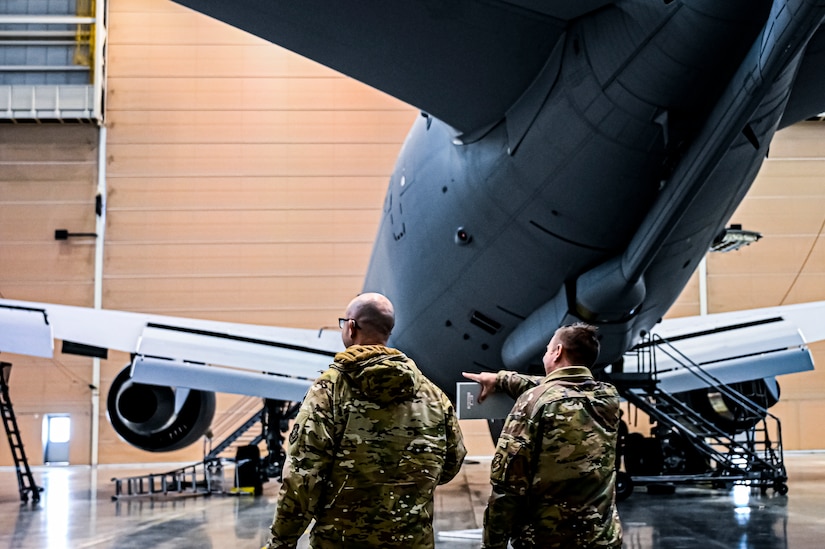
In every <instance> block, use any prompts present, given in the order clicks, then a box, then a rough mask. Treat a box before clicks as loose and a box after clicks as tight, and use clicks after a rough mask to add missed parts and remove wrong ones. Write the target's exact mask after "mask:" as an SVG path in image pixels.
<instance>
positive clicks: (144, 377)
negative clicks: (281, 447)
mask: <svg viewBox="0 0 825 549" xmlns="http://www.w3.org/2000/svg"><path fill="white" fill-rule="evenodd" d="M55 339H59V340H62V341H63V352H68V353H73V354H82V355H87V356H98V357H101V358H105V357H106V353H107V351H108V350H109V349H112V350H117V351H123V352H127V353H130V354H131V355H132V356H133V360H132V372H131V377H132V379H133V380H134V381H137V382H142V383H147V384H153V385H164V386H170V387H186V388H190V389H200V390H204V391H213V392H224V393H238V394H245V395H252V396H261V397H266V398H272V399H279V400H290V401H300V400H302V399H303V397H304V394H305V393H306V390H307V388H308V387H309V386H310V385H311V383H312V380H313V379H315V377H317V375H318V374H319V373H320V372H321V371H323V370H324V369H325V368H326V367H327V366H328V365H329V364H330V363H331V362H332V357H333V356H334V354H335V353H336V352H338V351H339V350H341V349H343V343H342V342H341V337H340V334H339V333H338V331H337V330H332V331H327V330H321V331H318V330H303V329H295V328H274V327H266V326H255V325H251V324H237V323H230V322H218V321H208V320H195V319H187V318H177V317H169V316H161V315H150V314H141V313H130V312H123V311H111V310H104V309H91V308H85V307H73V306H67V305H54V304H49V303H34V302H26V301H13V300H5V299H4V300H0V352H8V353H16V354H23V355H30V356H38V357H45V358H51V357H52V356H53V353H54V340H55Z"/></svg>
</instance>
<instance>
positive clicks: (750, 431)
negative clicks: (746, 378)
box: [611, 335, 788, 494]
mask: <svg viewBox="0 0 825 549" xmlns="http://www.w3.org/2000/svg"><path fill="white" fill-rule="evenodd" d="M636 352H637V353H641V354H640V355H639V356H638V357H637V363H638V364H640V365H644V366H640V368H639V370H640V372H639V373H635V374H619V375H616V376H611V379H613V377H615V378H616V379H615V380H614V383H615V385H616V387H617V389H618V390H619V392H620V394H621V395H622V396H623V397H624V398H625V399H626V400H627V401H628V402H630V403H631V404H633V405H634V406H636V407H637V408H638V409H639V410H641V411H643V412H644V413H646V414H647V415H648V416H649V417H650V419H651V423H653V422H655V423H656V427H655V432H656V433H658V435H657V436H659V435H661V434H663V433H668V432H676V433H678V435H680V436H681V438H682V439H683V440H685V441H687V442H688V443H689V444H690V445H691V446H692V447H693V448H694V449H695V450H696V452H698V453H699V454H700V455H702V456H704V458H706V459H707V460H708V465H709V466H708V468H707V471H704V472H701V473H696V474H662V475H656V476H634V477H632V480H633V482H634V483H635V484H655V483H671V484H677V483H695V482H710V483H711V484H712V485H714V486H719V487H721V486H727V485H729V484H746V485H749V486H753V487H759V488H761V489H762V491H763V492H764V491H765V490H766V489H767V488H769V487H770V488H773V489H774V490H775V491H777V492H778V493H780V494H785V493H787V484H786V482H787V478H788V477H787V472H786V470H785V466H784V462H783V452H782V428H781V423H780V421H779V418H777V417H776V416H774V415H773V414H771V413H770V412H768V410H767V409H765V408H763V407H762V406H760V405H759V404H757V403H755V402H753V400H751V399H749V398H748V397H746V396H745V395H743V394H742V393H740V392H738V391H736V390H734V389H733V388H732V387H730V386H728V385H726V384H724V383H722V382H721V381H720V380H719V379H717V378H715V377H714V376H712V375H711V374H709V373H708V372H707V371H706V370H704V369H703V368H701V367H700V366H699V365H697V364H696V363H695V362H693V361H692V360H690V359H689V358H688V357H687V356H685V355H684V354H682V353H681V352H680V351H678V350H677V349H676V348H675V347H674V346H673V345H672V344H671V343H670V342H668V341H667V340H665V339H662V338H660V337H658V336H656V335H652V336H650V339H649V341H647V342H646V344H644V345H640V346H637V351H636ZM657 352H663V353H665V354H666V355H667V356H668V357H670V358H671V359H672V360H674V361H675V362H676V363H678V364H679V365H680V366H681V367H682V368H685V370H687V371H689V372H690V373H691V374H693V375H694V376H696V377H698V378H699V379H701V380H702V382H703V383H704V384H705V385H707V386H708V387H710V388H712V390H713V391H716V392H718V393H719V395H723V396H724V397H725V398H726V399H727V400H728V401H729V402H733V403H735V405H736V406H737V408H738V409H739V410H740V411H742V412H744V414H746V415H747V416H748V417H751V418H762V419H758V420H757V419H754V420H753V425H752V426H751V427H750V428H746V429H744V430H742V431H741V432H737V433H729V432H726V430H724V429H721V428H720V427H719V426H717V425H716V424H715V423H713V422H712V421H709V420H708V419H706V418H705V417H704V416H702V415H701V414H699V413H698V412H697V411H695V410H694V409H692V408H691V407H690V406H688V405H687V404H686V403H685V402H684V401H683V400H681V399H679V398H677V397H676V396H675V395H673V394H671V393H668V392H666V391H664V390H662V388H661V387H660V386H659V383H658V380H657V372H656V353H657ZM772 437H773V438H772Z"/></svg>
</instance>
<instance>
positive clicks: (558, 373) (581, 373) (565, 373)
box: [543, 366, 593, 383]
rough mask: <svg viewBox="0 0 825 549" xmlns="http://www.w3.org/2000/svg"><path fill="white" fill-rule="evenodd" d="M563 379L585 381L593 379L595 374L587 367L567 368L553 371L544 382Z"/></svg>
mask: <svg viewBox="0 0 825 549" xmlns="http://www.w3.org/2000/svg"><path fill="white" fill-rule="evenodd" d="M561 377H583V378H585V379H593V374H592V373H591V372H590V369H589V368H587V367H586V366H565V367H563V368H559V369H557V370H553V371H552V372H550V373H549V374H547V376H545V378H544V381H543V383H544V382H548V381H552V380H554V379H559V378H561Z"/></svg>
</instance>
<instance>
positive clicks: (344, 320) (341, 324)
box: [338, 318, 361, 330]
mask: <svg viewBox="0 0 825 549" xmlns="http://www.w3.org/2000/svg"><path fill="white" fill-rule="evenodd" d="M350 320H352V323H353V324H354V325H355V327H356V328H357V329H359V330H360V329H361V327H360V326H359V325H358V321H357V320H355V319H354V318H339V319H338V327H339V328H341V329H342V330H343V329H344V326H346V325H347V322H349V321H350Z"/></svg>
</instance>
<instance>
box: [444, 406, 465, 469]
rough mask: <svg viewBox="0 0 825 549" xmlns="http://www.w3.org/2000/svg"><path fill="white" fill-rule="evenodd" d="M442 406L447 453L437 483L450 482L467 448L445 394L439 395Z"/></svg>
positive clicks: (453, 409)
mask: <svg viewBox="0 0 825 549" xmlns="http://www.w3.org/2000/svg"><path fill="white" fill-rule="evenodd" d="M441 402H442V406H443V407H444V411H445V415H446V423H447V433H446V434H447V454H446V456H445V458H444V468H443V469H442V471H441V477H440V478H439V479H438V483H439V484H445V483H447V482H450V481H451V480H452V479H453V478H454V477H455V476H456V475H457V474H458V471H459V470H460V469H461V464H462V463H463V462H464V456H466V455H467V449H466V448H465V447H464V436H463V435H462V434H461V427H459V425H458V418H457V417H456V415H455V408H453V405H452V403H451V402H450V399H448V398H447V396H446V395H444V394H442V395H441Z"/></svg>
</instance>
